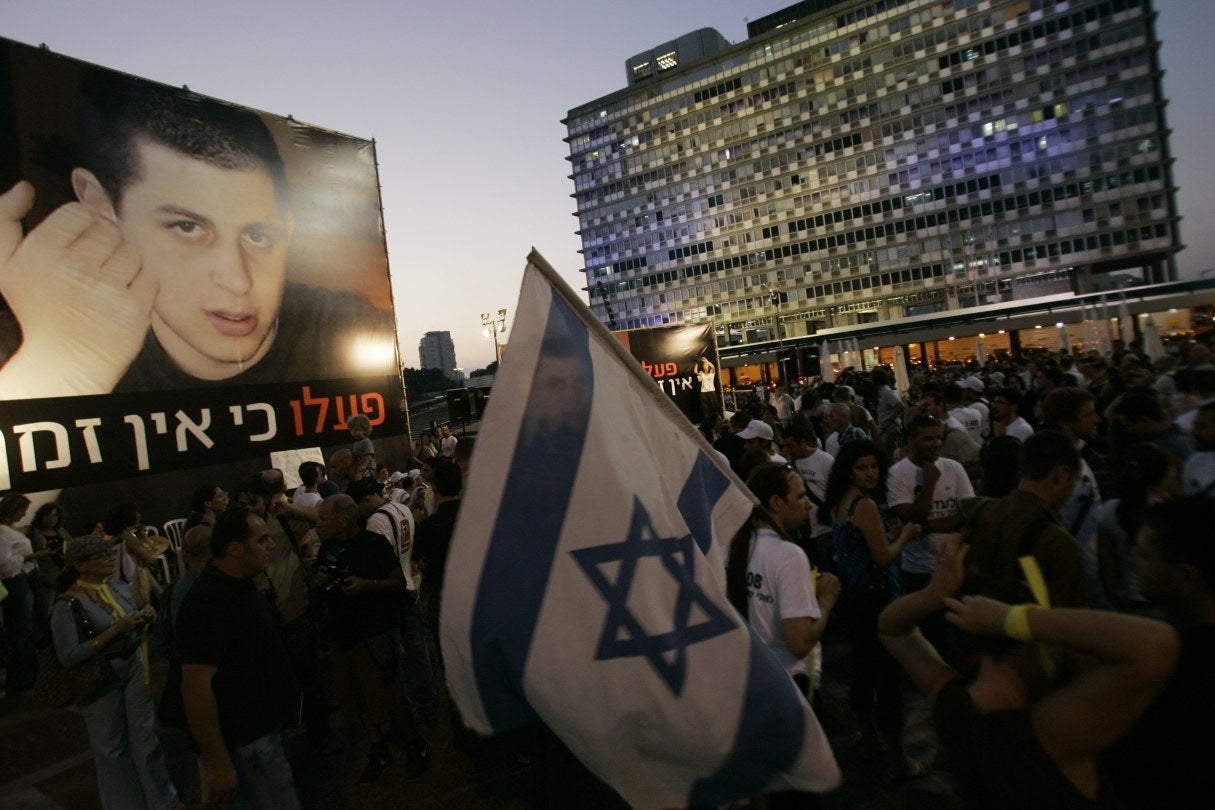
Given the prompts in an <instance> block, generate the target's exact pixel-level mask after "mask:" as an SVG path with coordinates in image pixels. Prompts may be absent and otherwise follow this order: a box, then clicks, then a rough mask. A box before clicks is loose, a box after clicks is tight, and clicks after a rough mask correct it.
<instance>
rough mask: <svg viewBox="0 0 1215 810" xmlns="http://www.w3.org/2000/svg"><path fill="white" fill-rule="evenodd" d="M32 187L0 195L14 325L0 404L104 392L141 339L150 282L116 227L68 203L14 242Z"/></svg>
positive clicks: (1, 240)
mask: <svg viewBox="0 0 1215 810" xmlns="http://www.w3.org/2000/svg"><path fill="white" fill-rule="evenodd" d="M33 204H34V188H33V186H32V185H30V184H29V183H27V182H25V181H22V182H19V183H17V184H16V185H15V186H13V187H12V188H11V189H9V190H8V191H7V192H5V193H4V194H3V195H0V293H2V294H3V295H4V299H5V300H6V301H7V302H8V306H9V308H10V309H11V310H12V312H13V316H14V317H15V318H16V320H17V322H18V323H19V324H20V325H21V333H22V341H21V346H20V348H18V349H17V351H16V353H14V354H13V356H12V357H10V358H9V359H8V362H7V363H6V364H5V365H4V366H3V368H0V391H2V392H3V393H0V399H32V398H40V397H52V396H77V395H85V394H103V393H109V392H110V391H111V390H112V389H113V388H114V385H115V383H117V382H118V380H119V378H120V377H121V376H122V374H123V373H124V372H125V371H126V369H127V366H129V365H130V363H131V360H132V359H134V357H135V355H136V354H137V353H138V352H139V348H140V346H141V345H142V343H143V339H144V335H145V334H147V331H148V323H149V320H150V317H151V310H152V301H153V299H154V298H155V296H156V290H157V283H156V279H155V277H154V276H152V275H151V274H148V273H142V272H140V262H139V257H138V256H137V255H136V254H135V252H134V251H133V250H132V249H131V248H130V247H129V246H128V245H127V244H126V243H124V242H123V239H122V237H121V235H120V234H119V231H118V228H117V226H116V225H115V224H114V223H112V222H109V221H107V220H105V219H103V218H102V217H100V216H98V215H97V214H95V213H94V212H93V211H91V210H90V209H89V208H87V207H86V206H84V205H82V204H80V203H68V204H66V205H63V206H61V207H60V208H58V209H57V210H55V211H54V212H53V213H52V214H51V215H50V216H48V217H47V218H46V219H45V220H43V221H42V222H41V223H39V224H38V226H37V227H35V228H34V229H33V230H31V231H30V232H29V233H28V234H25V235H24V236H23V234H22V224H21V220H22V217H24V216H25V215H26V214H27V213H29V211H30V209H31V207H32V206H33Z"/></svg>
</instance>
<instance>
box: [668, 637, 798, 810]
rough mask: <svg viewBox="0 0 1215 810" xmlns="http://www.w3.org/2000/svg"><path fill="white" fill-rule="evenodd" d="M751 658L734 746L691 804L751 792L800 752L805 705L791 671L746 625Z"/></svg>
mask: <svg viewBox="0 0 1215 810" xmlns="http://www.w3.org/2000/svg"><path fill="white" fill-rule="evenodd" d="M748 630H749V632H750V635H751V658H750V663H749V666H748V672H747V683H746V688H745V689H744V690H743V693H744V694H745V695H746V702H745V703H744V705H743V710H742V716H741V717H740V718H739V721H738V733H737V734H736V735H735V736H734V748H733V751H732V752H731V753H730V756H729V757H728V758H727V759H726V761H725V763H724V764H723V765H722V766H721V768H719V769H718V771H717V773H715V774H713V775H712V776H710V777H709V778H707V779H701V780H699V781H697V782H696V784H694V785H693V786H692V792H691V795H690V796H689V797H688V803H689V804H690V805H692V806H696V807H701V806H714V805H719V804H726V803H728V802H731V801H734V800H736V799H738V798H739V797H742V796H754V795H755V794H756V793H759V792H760V791H762V790H764V789H765V788H766V787H767V786H768V785H770V784H771V783H772V780H773V779H775V778H776V776H777V775H779V774H781V773H783V772H785V771H788V770H789V769H790V768H791V767H792V766H793V763H794V762H796V761H797V759H798V756H799V755H800V754H801V750H802V743H803V740H804V738H805V735H806V717H805V714H804V712H805V707H804V706H803V705H801V703H802V698H801V696H800V695H799V694H798V693H797V690H796V689H790V688H789V676H788V674H786V673H785V672H784V671H783V669H782V668H781V667H780V665H779V664H777V663H776V659H775V658H773V657H772V653H771V651H770V650H768V648H766V647H765V646H764V645H763V643H762V642H761V641H760V640H759V637H758V636H756V635H755V631H754V630H750V628H748Z"/></svg>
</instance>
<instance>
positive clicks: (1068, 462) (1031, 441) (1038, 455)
mask: <svg viewBox="0 0 1215 810" xmlns="http://www.w3.org/2000/svg"><path fill="white" fill-rule="evenodd" d="M1019 460H1020V465H1021V478H1022V479H1023V480H1026V481H1043V480H1045V479H1046V478H1047V477H1048V476H1049V475H1050V473H1051V471H1052V470H1054V469H1055V468H1056V467H1066V468H1067V469H1068V470H1071V471H1073V472H1074V471H1077V470H1079V469H1080V451H1079V450H1077V449H1076V445H1074V444H1072V440H1071V439H1069V438H1067V436H1065V435H1063V434H1062V433H1060V432H1059V431H1057V430H1039V431H1038V432H1037V433H1035V434H1034V435H1032V436H1030V437H1029V438H1028V439H1026V440H1025V443H1024V444H1022V445H1021V454H1020V459H1019Z"/></svg>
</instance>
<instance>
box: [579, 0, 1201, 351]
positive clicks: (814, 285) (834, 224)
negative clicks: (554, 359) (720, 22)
mask: <svg viewBox="0 0 1215 810" xmlns="http://www.w3.org/2000/svg"><path fill="white" fill-rule="evenodd" d="M1154 19H1155V14H1154V12H1153V10H1152V7H1151V3H1150V1H1149V0H836V1H835V2H832V1H831V0H808V1H807V2H802V3H799V4H797V5H794V6H790V7H788V8H785V9H783V10H780V11H777V12H775V13H774V14H771V15H769V16H768V17H765V18H763V19H760V20H756V21H754V22H752V23H751V24H749V26H748V38H747V39H746V40H745V41H743V42H741V43H738V44H735V45H730V44H729V43H727V42H726V41H725V40H723V39H722V38H721V37H720V35H718V34H717V33H716V32H715V31H712V30H711V29H702V30H700V31H697V32H694V33H693V34H688V35H685V36H683V37H680V38H679V39H677V40H673V41H671V42H668V43H666V44H663V45H660V46H658V47H656V48H653V49H651V50H649V51H646V52H645V53H642V54H638V55H637V56H634V57H633V58H631V59H629V60H627V62H626V74H627V79H628V85H627V86H626V87H625V88H624V89H622V90H619V91H617V92H615V93H613V94H611V95H609V96H606V97H604V98H601V99H598V100H596V101H592V102H589V103H587V104H584V105H581V106H579V107H576V108H575V109H573V110H570V112H569V114H568V117H567V118H566V120H565V122H564V123H565V124H566V126H567V128H568V137H567V141H568V143H569V146H570V158H569V159H570V161H571V164H572V168H573V173H572V177H573V180H574V187H575V193H574V195H573V196H574V198H575V200H576V204H577V215H578V220H579V234H580V236H581V238H582V253H583V258H584V262H585V267H584V272H585V273H586V286H587V291H588V294H589V297H590V301H591V306H592V308H593V310H594V311H595V312H596V314H597V315H598V316H599V317H600V318H601V319H602V320H603V321H604V322H605V323H607V324H609V325H610V326H612V327H613V328H619V329H630V328H637V327H644V326H658V325H662V324H673V323H681V322H684V321H703V320H706V319H713V320H714V321H715V322H716V323H717V325H718V339H719V342H720V343H723V344H724V343H727V342H729V343H739V342H744V343H751V342H757V341H766V340H774V339H777V338H784V339H788V338H795V337H797V336H801V335H808V334H814V333H816V332H818V331H819V330H826V329H835V328H838V327H842V326H856V325H859V324H865V323H870V322H878V321H882V322H886V321H890V320H894V319H904V318H907V317H910V316H917V315H922V316H929V318H931V317H933V316H934V314H935V313H952V314H953V315H954V316H956V315H957V314H958V311H965V310H966V309H968V308H973V307H978V306H988V305H996V306H997V307H999V306H1004V305H1007V306H1012V305H1013V304H1014V302H1021V303H1025V302H1026V301H1027V300H1029V299H1034V298H1039V297H1042V296H1045V295H1051V294H1055V293H1067V292H1073V293H1086V292H1093V291H1099V290H1104V289H1113V288H1117V287H1119V286H1126V285H1128V284H1156V283H1160V282H1166V281H1173V280H1176V268H1175V263H1174V254H1175V253H1176V251H1177V250H1179V249H1180V247H1181V243H1180V240H1179V236H1178V232H1177V220H1178V217H1177V212H1176V204H1175V201H1174V191H1175V189H1174V183H1173V179H1172V175H1171V167H1170V155H1169V149H1168V142H1167V134H1168V128H1167V125H1166V123H1165V115H1164V111H1165V104H1166V102H1165V100H1164V97H1163V95H1162V91H1161V75H1162V74H1161V70H1160V65H1159V60H1158V56H1157V54H1158V49H1159V45H1160V43H1159V42H1158V41H1157V39H1156V35H1155V30H1154ZM778 323H779V325H780V331H779V333H778V331H777V325H778Z"/></svg>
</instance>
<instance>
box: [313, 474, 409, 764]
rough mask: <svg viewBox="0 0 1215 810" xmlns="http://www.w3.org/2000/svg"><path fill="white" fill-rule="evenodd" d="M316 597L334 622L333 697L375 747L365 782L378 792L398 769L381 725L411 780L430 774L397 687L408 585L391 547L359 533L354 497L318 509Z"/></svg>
mask: <svg viewBox="0 0 1215 810" xmlns="http://www.w3.org/2000/svg"><path fill="white" fill-rule="evenodd" d="M316 530H317V534H318V535H319V537H320V539H321V549H320V552H319V554H318V556H317V568H316V578H315V587H316V591H315V594H314V598H315V599H319V600H321V601H322V602H323V603H324V606H325V609H326V610H327V612H328V614H329V621H328V627H329V632H330V634H331V636H332V642H333V644H332V663H333V683H334V692H335V693H336V695H337V698H338V702H339V704H340V705H341V707H342V711H344V712H345V713H346V714H349V715H352V716H355V717H358V718H359V721H360V722H361V723H362V725H363V728H364V729H365V730H366V731H367V737H368V739H369V740H370V742H371V751H370V756H369V758H368V760H367V765H366V767H364V768H363V772H362V774H361V775H360V776H359V782H360V783H361V784H371V783H372V782H375V781H376V780H377V779H379V778H380V774H382V773H383V772H384V770H385V769H386V768H387V767H388V766H389V765H391V764H392V753H391V752H390V751H389V749H388V743H387V742H386V741H385V739H384V736H383V734H382V732H381V729H380V727H381V725H382V724H384V723H392V725H393V726H394V727H395V728H396V730H397V732H398V733H399V734H400V735H401V737H402V738H403V739H404V740H405V749H406V751H407V752H408V755H409V759H408V761H407V763H406V766H405V777H406V778H407V779H416V778H417V777H419V776H421V775H422V773H423V772H424V771H425V770H426V765H427V762H428V761H429V758H430V747H429V746H428V745H427V744H426V740H424V739H423V738H422V735H420V734H419V733H418V731H417V729H416V728H414V725H413V722H412V721H411V720H410V717H409V710H408V707H407V705H406V702H405V690H404V689H403V687H402V684H401V683H400V682H399V681H398V678H397V674H398V672H399V669H398V660H397V657H398V656H399V655H400V641H399V639H398V634H399V625H400V611H399V605H400V594H401V593H403V592H404V589H405V578H404V575H403V573H402V570H401V566H400V563H399V561H398V559H397V555H396V553H395V552H394V551H393V549H392V547H391V546H390V545H389V544H388V543H385V542H384V538H383V537H382V536H380V535H378V534H375V533H374V532H369V531H367V530H366V529H360V528H359V508H358V505H357V504H356V503H355V502H354V499H353V498H351V497H350V496H349V495H331V496H330V497H328V498H326V499H325V500H324V501H322V502H321V505H320V506H319V507H318V508H317V521H316Z"/></svg>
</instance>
